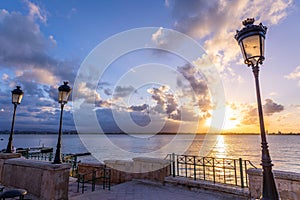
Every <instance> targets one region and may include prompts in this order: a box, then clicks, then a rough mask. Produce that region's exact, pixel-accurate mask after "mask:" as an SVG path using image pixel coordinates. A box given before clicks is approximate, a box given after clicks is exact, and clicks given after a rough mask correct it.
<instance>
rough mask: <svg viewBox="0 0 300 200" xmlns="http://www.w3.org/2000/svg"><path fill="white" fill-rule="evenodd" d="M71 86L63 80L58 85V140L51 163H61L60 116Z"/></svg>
mask: <svg viewBox="0 0 300 200" xmlns="http://www.w3.org/2000/svg"><path fill="white" fill-rule="evenodd" d="M71 90H72V89H71V88H70V87H69V86H68V82H64V84H63V85H61V86H59V88H58V103H60V105H61V110H60V122H59V133H58V140H57V145H56V152H55V158H54V162H53V164H60V163H61V135H62V129H61V127H62V116H63V110H64V105H65V104H66V103H68V99H69V96H70V94H71Z"/></svg>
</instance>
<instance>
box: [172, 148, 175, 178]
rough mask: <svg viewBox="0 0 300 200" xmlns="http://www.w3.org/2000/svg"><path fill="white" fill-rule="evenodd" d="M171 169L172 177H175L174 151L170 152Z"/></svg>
mask: <svg viewBox="0 0 300 200" xmlns="http://www.w3.org/2000/svg"><path fill="white" fill-rule="evenodd" d="M172 170H173V173H172V174H173V177H175V153H172Z"/></svg>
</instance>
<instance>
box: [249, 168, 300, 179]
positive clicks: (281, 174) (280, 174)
mask: <svg viewBox="0 0 300 200" xmlns="http://www.w3.org/2000/svg"><path fill="white" fill-rule="evenodd" d="M247 174H249V175H255V176H262V169H248V170H247ZM273 174H274V178H275V179H285V180H290V181H300V174H299V173H296V172H286V171H279V170H273Z"/></svg>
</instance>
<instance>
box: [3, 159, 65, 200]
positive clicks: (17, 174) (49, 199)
mask: <svg viewBox="0 0 300 200" xmlns="http://www.w3.org/2000/svg"><path fill="white" fill-rule="evenodd" d="M69 172H70V165H69V164H51V163H49V162H45V161H36V160H27V159H23V158H12V159H3V158H1V156H0V173H1V174H0V177H1V178H0V179H1V184H3V185H5V186H9V187H14V188H22V189H26V190H27V191H28V192H29V193H31V194H33V195H35V196H36V197H38V198H39V199H43V200H59V199H68V187H69Z"/></svg>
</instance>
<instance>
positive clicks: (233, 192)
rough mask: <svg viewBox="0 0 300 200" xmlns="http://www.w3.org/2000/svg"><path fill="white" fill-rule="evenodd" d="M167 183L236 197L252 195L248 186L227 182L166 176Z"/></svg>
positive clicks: (243, 197) (245, 197) (244, 197)
mask: <svg viewBox="0 0 300 200" xmlns="http://www.w3.org/2000/svg"><path fill="white" fill-rule="evenodd" d="M165 184H166V185H172V186H177V187H181V188H186V189H188V190H192V191H197V189H200V190H208V191H211V192H217V193H222V194H224V195H227V196H230V197H232V198H236V199H248V198H249V197H250V192H249V189H248V188H240V187H236V186H230V185H225V184H218V183H215V184H214V183H213V182H210V181H204V180H197V181H194V180H189V179H187V178H185V177H171V176H169V177H166V178H165Z"/></svg>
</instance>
